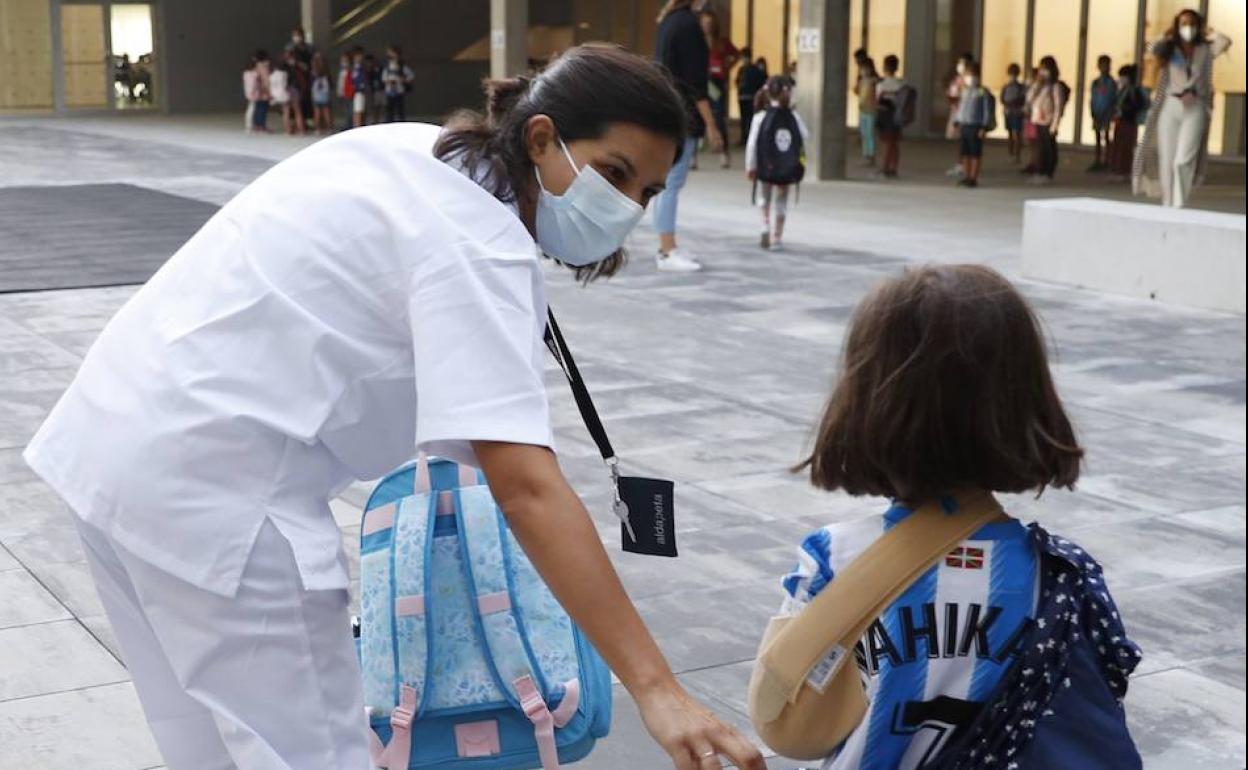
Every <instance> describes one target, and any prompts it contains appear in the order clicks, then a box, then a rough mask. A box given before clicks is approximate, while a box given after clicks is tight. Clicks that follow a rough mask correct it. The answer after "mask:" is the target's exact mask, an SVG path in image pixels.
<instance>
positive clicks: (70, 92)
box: [60, 4, 108, 109]
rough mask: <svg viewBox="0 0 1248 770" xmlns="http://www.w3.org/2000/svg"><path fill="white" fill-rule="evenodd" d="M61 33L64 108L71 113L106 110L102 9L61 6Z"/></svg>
mask: <svg viewBox="0 0 1248 770" xmlns="http://www.w3.org/2000/svg"><path fill="white" fill-rule="evenodd" d="M60 31H61V73H62V78H63V83H64V94H65V102H64V103H65V106H66V107H70V108H74V109H90V108H106V107H108V98H107V93H108V92H107V91H106V87H107V84H108V57H107V56H106V51H107V47H106V44H105V40H104V6H102V5H77V4H65V5H62V6H61V30H60Z"/></svg>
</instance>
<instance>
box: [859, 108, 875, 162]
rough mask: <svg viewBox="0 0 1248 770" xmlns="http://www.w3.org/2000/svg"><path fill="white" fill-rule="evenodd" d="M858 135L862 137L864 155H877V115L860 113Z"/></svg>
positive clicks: (872, 156)
mask: <svg viewBox="0 0 1248 770" xmlns="http://www.w3.org/2000/svg"><path fill="white" fill-rule="evenodd" d="M858 135H859V136H860V137H861V138H862V157H864V158H874V157H875V115H868V114H866V113H859V115H858Z"/></svg>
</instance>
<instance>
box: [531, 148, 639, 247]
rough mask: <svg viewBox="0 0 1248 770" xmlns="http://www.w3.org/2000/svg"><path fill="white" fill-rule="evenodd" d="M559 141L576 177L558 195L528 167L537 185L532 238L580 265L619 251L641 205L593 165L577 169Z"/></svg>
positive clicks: (633, 225) (636, 217) (535, 170)
mask: <svg viewBox="0 0 1248 770" xmlns="http://www.w3.org/2000/svg"><path fill="white" fill-rule="evenodd" d="M559 146H560V148H562V149H563V154H564V157H566V158H567V159H568V164H569V165H571V166H572V170H573V171H575V172H576V178H575V179H573V180H572V184H570V185H568V189H567V190H566V191H564V193H563V195H555V194H554V193H552V192H550V191H549V190H547V189H546V186H545V185H543V184H542V174H541V172H540V171H538V170H537V168H536V167H534V169H533V171H534V173H535V174H536V175H537V185H538V187H539V188H541V193H540V195H539V196H538V199H537V243H538V245H540V246H541V247H542V251H544V252H546V253H547V254H548V255H550V256H551V257H554V258H555V259H557V260H559V261H560V262H563V263H564V264H567V265H571V266H573V267H584V266H586V265H590V264H593V263H594V262H601V261H602V260H604V259H606V258H607V257H609V256H611V255H612V254H614V253H615V252H617V251H619V250H620V247H621V246H623V245H624V239H625V238H627V237H628V234H629V233H630V232H632V229H633V228H634V227H635V226H636V225H637V223H638V222H639V221H640V220H641V217H642V215H643V214H645V209H644V208H642V206H641V204H639V203H638V202H637V201H635V200H633V199H632V198H630V197H628V196H627V195H625V194H624V193H622V192H620V191H619V190H617V189H616V188H615V186H614V185H612V184H611V183H610V182H608V181H607V180H606V179H603V177H602V174H599V173H598V171H597V170H595V169H594V167H593V166H590V165H585V166H583V167H582V168H579V169H578V168H577V167H576V161H574V160H573V159H572V153H570V152H568V147H567V145H565V144H564V143H563V140H562V139H560V140H559Z"/></svg>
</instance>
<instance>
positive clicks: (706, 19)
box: [701, 8, 741, 168]
mask: <svg viewBox="0 0 1248 770" xmlns="http://www.w3.org/2000/svg"><path fill="white" fill-rule="evenodd" d="M701 22H702V31H703V33H705V34H706V47H707V49H708V51H709V53H710V55H709V56H708V57H707V64H706V75H707V83H706V93H707V96H709V97H710V100H711V114H712V115H713V116H714V118H715V128H716V129H718V130H719V135H720V136H723V137H726V136H728V73H729V72H732V68H733V67H735V66H737V62H738V61H739V60H740V59H741V52H740V51H738V50H737V47H736V46H735V45H733V44H732V41H731V40H729V39H728V38H726V37H724V36H723V33H722V32H721V31H720V28H719V15H718V14H716V13H715V12H714V11H712V10H711V9H710V8H707V9H705V10H703V11H702V18H701ZM722 152H723V154H722V156H721V158H720V162H719V166H720V168H728V167H729V166H730V165H732V156H731V155H729V154H728V142H726V141H725V142H724V146H723V151H722Z"/></svg>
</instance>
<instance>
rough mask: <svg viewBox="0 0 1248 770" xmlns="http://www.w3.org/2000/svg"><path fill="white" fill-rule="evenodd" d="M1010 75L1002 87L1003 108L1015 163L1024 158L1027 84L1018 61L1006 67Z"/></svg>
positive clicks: (1007, 73)
mask: <svg viewBox="0 0 1248 770" xmlns="http://www.w3.org/2000/svg"><path fill="white" fill-rule="evenodd" d="M1005 72H1006V75H1007V76H1008V77H1009V79H1008V80H1006V81H1005V85H1004V86H1002V87H1001V110H1002V112H1004V113H1005V130H1006V132H1007V134H1008V135H1009V138H1008V142H1009V150H1010V157H1011V158H1013V159H1014V162H1015V163H1021V162H1022V160H1023V119H1024V117H1025V115H1026V112H1027V86H1026V85H1025V84H1024V83H1023V81H1022V80H1021V77H1022V74H1023V70H1022V68H1021V67H1019V66H1018V64H1016V63H1011V64H1010V66H1009V67H1007V68H1006V71H1005Z"/></svg>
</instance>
